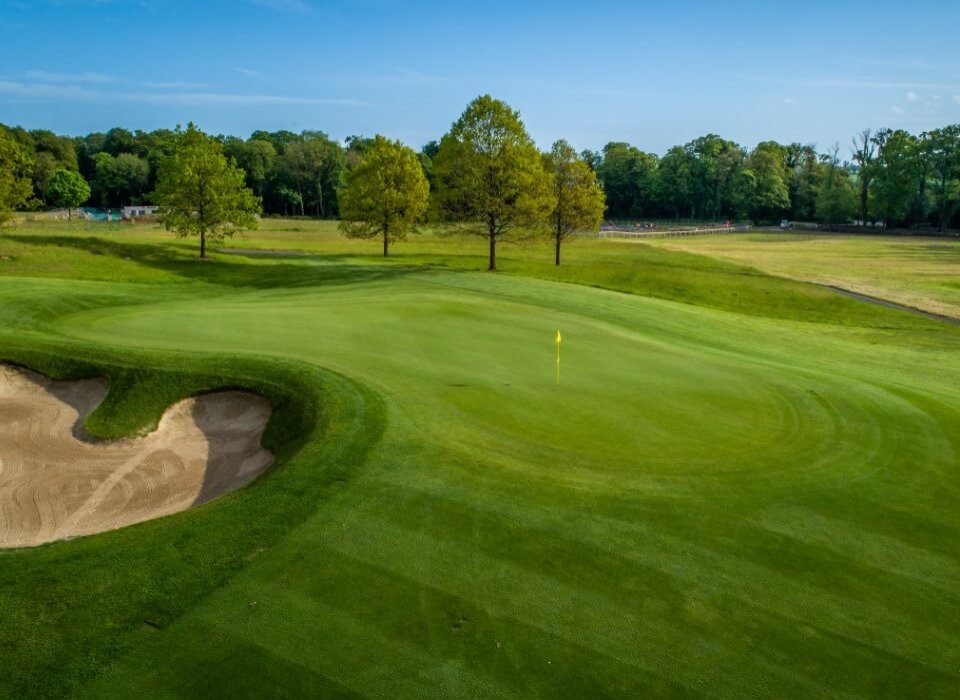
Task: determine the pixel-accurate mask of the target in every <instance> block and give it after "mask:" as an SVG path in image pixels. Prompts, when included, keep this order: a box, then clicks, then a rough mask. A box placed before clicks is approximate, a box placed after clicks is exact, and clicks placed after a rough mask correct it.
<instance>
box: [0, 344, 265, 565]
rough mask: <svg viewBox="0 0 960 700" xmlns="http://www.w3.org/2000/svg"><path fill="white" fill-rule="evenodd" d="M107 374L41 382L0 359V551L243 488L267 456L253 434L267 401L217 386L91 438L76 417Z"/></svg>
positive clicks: (114, 525)
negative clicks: (145, 426) (109, 436)
mask: <svg viewBox="0 0 960 700" xmlns="http://www.w3.org/2000/svg"><path fill="white" fill-rule="evenodd" d="M108 389H109V385H108V383H107V381H106V379H103V378H92V379H80V380H69V381H58V380H53V379H49V378H47V377H45V376H43V375H40V374H37V373H35V372H32V371H30V370H27V369H25V368H22V367H19V366H15V365H12V364H9V363H2V362H0V548H12V547H29V546H35V545H40V544H45V543H48V542H53V541H56V540H62V539H67V538H71V537H77V536H82V535H91V534H95V533H98V532H105V531H108V530H115V529H118V528H121V527H126V526H128V525H133V524H135V523H139V522H143V521H146V520H152V519H154V518H159V517H162V516H165V515H170V514H172V513H176V512H179V511H182V510H186V509H187V508H190V507H192V506H194V505H199V504H201V503H205V502H207V501H210V500H212V499H214V498H217V497H218V496H221V495H223V494H226V493H229V492H230V491H234V490H236V489H238V488H241V487H242V486H245V485H247V484H249V483H250V482H251V481H253V480H254V479H255V478H256V477H257V476H259V475H260V474H262V473H263V471H264V470H265V469H266V468H267V467H268V466H270V464H271V463H272V462H273V455H272V454H271V453H269V452H268V451H266V450H265V449H263V447H262V446H261V445H260V440H261V438H262V436H263V431H264V429H265V428H266V425H267V421H268V419H269V417H270V411H271V409H270V403H269V402H268V401H267V400H266V399H265V398H263V397H261V396H258V395H256V394H253V393H250V392H246V391H237V390H225V391H216V392H211V393H206V394H202V395H200V396H195V397H192V398H188V399H184V400H182V401H179V402H177V403H175V404H173V405H172V406H170V407H169V408H168V409H167V410H166V412H165V413H164V414H163V416H162V418H161V419H160V422H159V424H158V426H157V429H156V430H154V431H153V432H152V433H150V434H148V435H145V436H142V437H135V438H125V439H121V440H110V441H99V440H94V439H92V438H90V437H89V436H87V435H86V434H85V433H84V431H83V430H82V428H81V426H82V424H83V421H84V419H85V418H86V417H87V416H88V415H90V413H91V412H93V410H95V409H96V407H97V406H99V405H100V403H101V402H102V401H103V399H104V398H105V397H106V395H107V391H108Z"/></svg>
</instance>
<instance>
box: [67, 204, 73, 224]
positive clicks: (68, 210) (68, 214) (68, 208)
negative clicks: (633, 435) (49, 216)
mask: <svg viewBox="0 0 960 700" xmlns="http://www.w3.org/2000/svg"><path fill="white" fill-rule="evenodd" d="M72 214H73V209H71V208H70V207H67V221H72V220H73V216H72Z"/></svg>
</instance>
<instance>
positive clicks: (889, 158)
mask: <svg viewBox="0 0 960 700" xmlns="http://www.w3.org/2000/svg"><path fill="white" fill-rule="evenodd" d="M874 143H875V145H876V147H877V157H876V159H875V160H874V161H873V163H872V165H871V170H872V172H873V198H874V203H875V205H876V207H877V213H878V214H880V216H881V217H882V218H883V221H884V224H885V225H887V226H895V225H897V224H898V223H900V222H902V221H903V220H904V219H905V218H906V216H907V213H908V212H909V211H910V206H911V205H912V203H913V200H914V185H915V183H916V170H917V156H918V150H917V139H916V138H915V137H914V136H912V135H910V134H908V133H907V132H906V131H903V130H902V129H897V130H896V131H891V130H890V129H882V130H880V131H878V132H877V134H876V136H874Z"/></svg>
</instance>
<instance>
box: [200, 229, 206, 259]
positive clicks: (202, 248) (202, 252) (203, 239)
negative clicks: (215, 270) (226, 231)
mask: <svg viewBox="0 0 960 700" xmlns="http://www.w3.org/2000/svg"><path fill="white" fill-rule="evenodd" d="M205 257H207V232H206V231H201V232H200V259H201V260H202V259H203V258H205Z"/></svg>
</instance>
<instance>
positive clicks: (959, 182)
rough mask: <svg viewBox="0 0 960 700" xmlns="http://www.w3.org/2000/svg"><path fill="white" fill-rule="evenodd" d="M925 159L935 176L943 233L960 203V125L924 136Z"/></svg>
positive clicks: (933, 177) (939, 217)
mask: <svg viewBox="0 0 960 700" xmlns="http://www.w3.org/2000/svg"><path fill="white" fill-rule="evenodd" d="M924 137H925V138H924V141H923V146H922V148H923V156H924V158H925V160H926V163H927V168H928V170H929V173H930V175H931V177H932V180H933V182H932V189H933V199H934V205H935V206H936V208H937V224H938V225H939V228H940V231H941V232H942V231H943V230H944V229H945V228H946V227H947V225H948V224H949V223H950V219H951V218H953V213H954V211H955V210H956V208H957V205H958V203H960V125H952V126H946V127H943V128H942V129H934V130H933V131H931V132H929V133H927V134H924Z"/></svg>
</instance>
